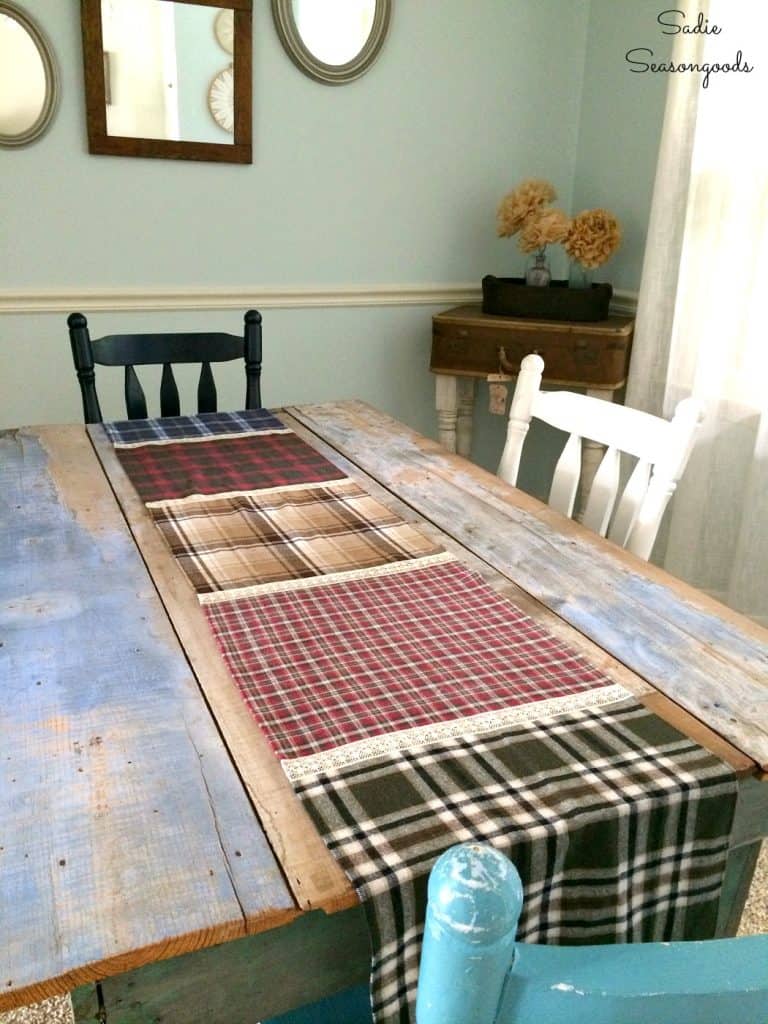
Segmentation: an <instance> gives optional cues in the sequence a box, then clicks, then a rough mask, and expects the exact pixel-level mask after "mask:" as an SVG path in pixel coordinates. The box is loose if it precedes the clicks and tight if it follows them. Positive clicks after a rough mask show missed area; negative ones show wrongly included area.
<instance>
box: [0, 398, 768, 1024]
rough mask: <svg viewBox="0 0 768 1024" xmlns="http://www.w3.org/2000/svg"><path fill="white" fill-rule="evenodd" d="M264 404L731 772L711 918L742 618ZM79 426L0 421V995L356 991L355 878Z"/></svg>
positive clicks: (85, 1006) (750, 861) (547, 525)
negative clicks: (320, 831)
mask: <svg viewBox="0 0 768 1024" xmlns="http://www.w3.org/2000/svg"><path fill="white" fill-rule="evenodd" d="M281 415H282V416H283V418H284V419H285V421H286V423H287V425H289V426H291V427H293V429H295V430H296V431H297V432H298V433H299V434H300V435H301V436H302V437H304V438H305V439H306V440H308V441H309V443H310V444H313V445H314V446H315V447H316V448H318V449H319V450H320V451H321V452H322V453H323V454H325V455H326V456H327V457H329V458H330V459H331V460H332V461H334V462H335V463H336V464H337V465H339V466H341V467H342V468H343V469H344V470H345V472H347V473H348V474H349V475H350V476H352V477H354V478H356V479H358V480H360V481H361V482H362V483H363V485H364V486H365V487H366V488H367V489H368V490H369V491H371V492H372V493H374V494H375V495H376V496H377V497H379V499H380V500H381V501H383V502H384V503H386V504H388V505H390V506H391V507H392V508H394V509H396V510H397V511H398V512H399V513H400V514H401V515H403V516H405V517H406V518H407V519H409V520H410V521H413V522H415V523H418V524H419V526H420V527H421V528H422V529H423V530H425V531H427V532H428V533H429V534H431V535H432V536H434V537H436V538H439V539H440V541H441V543H442V544H444V545H445V546H446V547H447V548H448V549H449V550H451V551H454V552H456V553H459V554H460V555H461V557H462V558H463V559H464V561H465V562H467V563H468V564H469V565H471V566H472V567H474V568H475V569H477V570H478V571H479V572H481V573H482V575H483V576H484V577H485V578H486V580H488V581H489V582H490V583H491V585H492V586H494V587H495V588H496V589H497V590H499V591H500V592H502V593H504V594H505V595H507V596H508V597H509V598H510V599H511V600H513V601H514V602H516V603H517V604H518V605H519V606H520V607H522V608H523V609H524V610H525V611H526V612H527V613H528V614H530V615H532V616H533V617H534V618H535V619H537V620H538V621H539V622H541V623H542V624H543V625H544V626H545V627H546V628H547V629H548V630H549V631H550V632H552V633H554V634H555V635H557V636H558V637H560V638H562V639H564V640H566V641H567V642H568V643H570V644H571V645H572V646H573V647H575V648H577V649H578V650H580V651H581V652H582V653H584V654H585V655H586V656H587V657H588V658H590V659H591V660H592V661H593V662H594V663H596V664H597V665H598V666H599V667H600V668H601V669H603V671H605V672H606V673H607V674H608V675H609V676H611V677H612V678H613V679H614V680H615V681H616V682H619V683H621V684H623V685H624V686H625V687H627V688H628V689H629V690H631V691H632V692H634V693H636V694H637V695H638V696H639V697H640V699H641V700H642V701H643V702H644V703H646V704H647V705H649V706H650V707H652V708H653V709H654V711H656V712H657V713H658V714H660V715H661V716H662V717H664V718H666V719H668V720H669V721H671V722H672V723H674V724H675V725H677V726H678V727H680V728H682V729H683V731H685V732H687V733H688V734H689V735H691V736H692V737H694V738H695V739H697V740H698V741H699V742H701V743H702V744H703V745H704V746H706V747H708V748H709V749H711V750H712V751H714V752H715V753H717V754H719V755H720V756H721V757H723V758H724V759H726V760H727V761H729V762H730V763H731V764H732V765H733V766H734V768H735V769H736V771H737V772H738V774H739V776H740V777H741V787H740V800H739V805H738V810H737V820H736V823H735V826H734V830H733V835H732V840H731V854H730V856H729V865H728V873H727V878H726V886H725V891H724V893H723V897H722V900H721V913H720V925H719V930H720V932H721V933H722V934H728V933H730V932H732V931H733V930H734V929H735V925H736V923H737V921H738V917H739V915H740V912H741V906H742V905H743V901H744V898H745V896H746V892H747V889H748V886H749V882H750V880H751V876H752V871H753V869H754V863H755V859H756V856H757V850H758V845H759V839H760V837H761V836H763V835H765V834H766V833H768V786H765V785H762V784H761V783H760V782H759V781H758V780H759V779H761V778H763V777H764V776H765V774H766V771H767V770H768V634H767V633H766V631H765V630H762V629H761V628H759V627H758V626H757V625H755V624H754V623H752V622H751V621H749V620H747V619H745V618H743V617H741V616H739V615H738V614H737V613H735V612H732V611H730V610H729V609H726V608H724V607H723V606H722V605H719V604H718V603H717V602H715V601H713V600H711V599H709V598H707V597H706V596H705V595H703V594H701V593H699V592H698V591H696V590H694V589H692V588H690V587H687V586H686V585H684V584H683V583H681V582H679V581H677V580H674V579H672V578H671V577H670V576H668V575H667V574H665V573H664V572H662V571H661V570H659V569H656V568H655V567H653V566H651V565H649V564H648V563H646V562H641V561H639V560H637V559H635V558H634V557H633V556H631V555H629V554H627V553H625V552H623V551H621V550H620V549H618V548H616V547H614V546H613V545H611V544H609V543H608V542H606V541H602V540H600V538H597V537H596V536H595V535H593V534H591V533H589V532H587V531H585V530H584V529H582V528H581V527H579V526H578V525H577V524H575V523H573V522H571V521H570V520H566V519H563V518H562V517H560V516H559V515H557V514H556V513H554V512H552V511H551V510H550V509H549V508H547V507H546V506H545V505H542V504H541V503H539V502H537V501H535V500H534V499H532V498H529V497H527V496H526V495H524V494H522V493H521V492H519V491H517V490H515V489H513V488H510V487H508V486H506V485H505V484H503V483H501V482H500V481H499V480H498V479H496V478H495V477H493V476H492V475H490V474H488V473H486V472H484V471H482V470H480V469H478V468H477V467H474V466H472V465H471V464H470V463H468V462H466V461H465V460H464V459H462V458H460V457H458V456H457V455H453V454H450V453H448V452H446V451H445V450H444V449H443V448H441V447H440V446H439V445H437V444H436V443H434V442H432V441H428V440H427V439H425V438H423V437H420V436H419V435H417V434H415V433H413V432H412V431H410V430H409V429H408V428H406V427H404V426H403V425H402V424H399V423H396V422H395V421H393V420H391V419H389V418H388V417H386V416H384V415H382V414H380V413H378V412H376V411H375V410H373V409H371V408H370V407H368V406H365V405H363V404H361V403H356V402H343V403H329V404H326V405H322V406H306V407H300V408H291V409H287V410H284V411H283V412H282V414H281ZM89 431H90V437H89V435H88V434H87V433H86V430H85V428H83V427H79V426H70V427H56V428H51V427H42V428H31V429H25V430H17V431H8V432H6V433H5V434H3V435H0V537H1V540H0V645H2V646H0V678H2V681H3V688H4V701H3V704H2V711H1V714H2V736H3V749H2V756H0V847H2V849H0V907H1V908H2V919H3V925H4V927H3V933H4V941H3V945H2V948H0V963H1V964H2V967H1V968H0V1009H7V1008H11V1007H14V1006H19V1005H24V1004H27V1003H31V1002H35V1001H38V1000H40V999H42V998H45V997H46V996H49V995H53V994H56V993H60V992H66V991H70V990H72V989H75V990H76V991H75V992H74V1002H75V1007H76V1014H77V1017H78V1019H80V1020H86V1019H92V1017H93V1015H94V1013H95V1011H96V994H95V989H94V985H93V982H94V981H95V980H97V979H100V978H103V979H106V980H105V981H104V982H103V993H104V1000H105V1004H106V1007H107V1010H108V1020H109V1022H110V1024H140V1022H144V1021H147V1020H158V1019H160V1018H162V1019H163V1021H164V1022H166V1024H173V1022H179V1024H182V1022H184V1024H187V1022H194V1021H203V1020H205V1021H215V1020H227V1021H228V1022H229V1024H237V1022H241V1021H242V1022H243V1024H245V1022H246V1021H251V1020H252V1019H253V1017H254V1014H256V1015H257V1016H260V1017H268V1016H271V1015H274V1014H277V1013H280V1012H283V1011H284V1010H286V1009H288V1008H290V1007H291V1006H293V1005H298V1004H300V1003H302V1002H307V1001H310V1000H313V999H316V998H320V997H321V996H323V995H325V994H328V993H329V992H331V991H334V990H336V989H338V988H339V987H342V986H344V985H347V984H351V983H354V982H358V981H364V980H365V978H366V976H367V969H368V955H367V936H366V931H365V924H364V921H363V915H362V911H361V908H360V907H359V906H358V905H357V900H356V896H355V894H354V892H353V891H352V890H351V888H350V886H349V883H348V882H347V880H346V878H345V877H344V876H343V875H342V873H341V872H340V870H339V869H338V867H337V865H336V864H335V862H334V861H333V860H332V859H331V857H330V855H329V854H328V853H327V851H326V850H325V847H324V846H323V845H322V843H321V841H320V840H319V838H318V836H317V835H316V833H315V832H314V830H313V828H312V826H311V824H310V822H309V820H308V818H307V817H306V814H305V812H304V811H303V810H302V808H301V807H300V805H299V804H298V802H297V800H296V799H295V797H294V795H293V791H292V790H291V788H290V786H289V785H288V783H287V781H286V779H285V778H284V776H283V774H282V771H281V769H280V768H279V766H278V765H277V762H276V761H275V760H274V758H273V756H272V754H271V753H270V752H269V750H268V749H267V748H266V744H265V742H264V740H263V738H262V735H261V733H260V732H259V730H258V729H257V728H256V726H255V724H254V723H253V720H252V719H251V717H250V715H249V714H248V712H247V711H246V709H245V706H244V705H243V703H242V702H241V701H240V699H239V698H238V697H237V695H236V694H235V693H234V688H233V687H232V685H231V683H230V681H229V678H228V676H227V675H226V673H225V670H224V668H223V664H222V662H221V660H220V658H219V655H218V652H217V650H216V649H215V646H214V644H213V640H212V639H211V637H210V634H209V633H208V631H207V628H206V627H205V624H204V622H203V620H202V614H201V611H200V608H199V605H198V604H197V602H196V600H195V599H194V595H193V594H192V591H191V589H190V588H189V585H188V583H187V581H186V579H185V578H182V576H181V574H180V571H179V570H178V569H177V567H176V564H175V563H174V561H173V560H172V558H171V556H170V553H169V552H168V551H167V549H166V548H165V546H164V543H163V542H162V541H161V539H160V536H159V533H158V532H157V531H156V530H155V528H154V526H153V525H152V524H151V522H150V520H149V518H148V516H147V513H146V510H145V509H144V507H143V506H142V505H141V503H140V502H139V500H138V498H137V497H136V496H135V493H134V492H133V490H132V488H131V487H130V486H129V485H128V483H127V481H126V479H125V477H124V475H123V471H122V469H121V467H120V466H119V464H118V463H117V460H116V459H115V458H114V455H113V451H112V449H111V447H110V446H109V445H108V444H107V443H106V441H105V440H104V434H103V432H102V430H101V428H100V427H93V428H89ZM115 496H116V497H117V501H116V500H115ZM297 963H300V964H301V969H300V970H297V967H296V965H297Z"/></svg>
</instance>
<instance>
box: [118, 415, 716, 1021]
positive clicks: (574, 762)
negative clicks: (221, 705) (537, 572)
mask: <svg viewBox="0 0 768 1024" xmlns="http://www.w3.org/2000/svg"><path fill="white" fill-rule="evenodd" d="M106 429H107V432H108V434H109V437H110V439H111V440H112V442H113V443H114V444H115V447H116V450H117V454H118V457H119V459H120V461H121V463H122V464H123V466H124V468H125V469H126V471H127V473H128V475H129V477H130V478H131V480H132V481H133V483H134V486H135V487H136V489H137V491H138V493H139V495H140V496H141V498H142V500H143V501H144V502H145V503H146V505H147V508H148V510H149V512H150V514H151V516H152V517H153V519H154V521H155V523H156V525H157V526H158V528H159V529H160V531H161V533H162V535H163V536H164V538H165V540H166V541H167V543H168V545H169V548H170V550H171V551H172V553H173V554H174V556H175V557H176V558H177V559H178V561H179V564H180V566H181V567H182V568H183V569H184V571H185V573H186V574H187V576H188V578H189V580H190V583H191V584H192V586H193V587H194V589H195V590H196V592H197V594H198V598H199V601H200V603H201V606H202V608H203V611H204V614H205V616H206V618H207V620H208V623H209V626H210V628H211V630H212V631H213V634H214V636H215V637H216V640H217V643H218V645H219V648H220V650H221V652H222V656H223V657H224V659H225V661H226V663H227V666H228V668H229V671H230V674H231V675H232V678H233V680H234V683H235V685H236V686H237V687H238V689H239V691H240V694H241V696H242V697H243V700H244V702H245V704H246V706H247V707H248V708H249V710H250V712H251V713H252V714H253V716H254V717H255V719H256V720H257V722H258V723H259V725H260V727H261V728H262V730H263V731H264V733H265V735H266V737H267V739H268V741H269V742H270V744H271V746H272V749H273V750H274V751H275V754H276V756H277V757H278V758H279V759H280V762H281V764H282V766H283V768H284V770H285V772H286V774H287V776H288V778H289V779H290V780H291V781H292V784H293V786H294V789H295V791H296V793H297V794H298V796H299V798H300V799H301V800H302V802H303V804H304V806H305V807H306V808H307V810H308V812H309V814H310V816H311V817H312V818H313V820H314V821H315V823H316V825H317V827H318V830H319V832H320V834H321V835H322V837H323V839H324V841H325V843H326V845H327V846H328V848H329V849H330V851H331V852H332V854H333V855H334V857H336V859H337V860H338V861H339V863H340V864H341V866H342V867H343V869H344V870H345V871H346V873H347V875H348V877H349V878H350V880H351V882H352V884H353V885H354V886H355V889H356V890H357V892H358V894H359V896H360V898H361V900H362V902H363V905H364V907H365V911H366V914H367V917H368V923H369V928H370V932H371V939H372V947H373V962H372V985H371V989H372V1004H373V1008H374V1015H375V1018H376V1021H377V1022H378V1024H390V1022H393V1024H394V1022H402V1024H407V1022H412V1021H413V1020H414V1004H415V990H416V979H417V969H418V956H419V950H420V942H421V934H422V929H423V920H424V912H425V906H426V884H427V877H428V874H429V871H430V869H431V867H432V865H433V863H434V862H435V860H436V859H437V857H438V856H439V855H440V853H442V852H443V851H444V850H445V849H447V848H448V847H449V846H451V845H453V844H454V843H457V842H463V841H466V840H469V839H480V840H486V841H489V842H491V843H493V844H494V845H496V846H498V847H499V848H501V849H503V850H504V851H505V852H507V853H508V854H509V855H511V856H512V858H513V860H514V861H515V863H516V865H517V867H518V869H519V871H520V873H521V876H522V878H523V882H524V884H525V909H524V917H523V920H522V922H521V930H520V933H519V936H520V938H521V939H523V940H528V941H542V942H569V943H574V942H575V943H583V942H614V941H616V942H624V941H641V940H642V941H645V940H660V939H679V938H694V937H696V938H703V937H707V936H709V935H712V934H713V931H714V927H715V921H716V916H717V905H718V899H719V895H720V889H721V885H722V877H723V872H724V867H725V859H726V856H727V850H728V837H729V833H730V827H731V822H732V817H733V811H734V807H735V797H736V781H735V778H734V776H733V773H732V772H731V770H730V769H729V768H728V767H727V766H725V765H723V764H722V763H721V762H719V761H718V760H717V759H716V758H714V757H713V756H712V755H710V754H708V753H707V752H706V751H704V750H703V749H702V748H701V747H699V746H697V745H696V744H695V743H693V742H692V741H690V740H688V739H687V738H686V737H684V736H682V735H681V734H680V733H678V732H677V731H675V730H674V729H672V728H671V727H670V726H668V725H666V723H664V722H663V721H662V720H661V719H659V718H657V717H656V716H655V715H653V714H652V713H650V712H649V711H647V710H646V709H645V708H644V707H642V706H641V705H639V704H638V703H637V702H636V701H635V700H634V699H632V698H631V697H630V696H629V695H628V694H627V692H626V691H625V690H623V689H622V688H621V687H619V686H616V685H614V684H613V683H612V681H611V680H610V679H609V678H608V677H607V676H606V675H604V674H603V673H602V672H601V671H599V670H598V669H596V668H595V667H594V666H592V665H591V664H589V663H588V662H587V661H586V660H585V659H584V658H583V657H581V656H580V655H579V654H577V653H576V652H575V651H573V650H571V649H570V648H569V647H568V646H567V645H566V644H563V643H562V642H560V641H558V640H556V639H555V638H554V637H552V636H550V635H549V634H547V633H546V631H545V630H543V629H542V628H541V627H540V626H539V625H538V624H537V623H535V622H534V621H533V620H531V619H530V618H528V617H527V616H525V615H523V614H522V613H521V612H520V611H519V610H518V609H517V608H516V607H515V606H514V605H513V604H511V603H510V602H509V601H508V600H506V599H505V598H503V597H502V596H500V595H499V594H497V593H496V592H495V591H494V590H493V589H492V588H491V587H490V586H489V585H488V584H486V583H485V582H484V580H483V579H482V578H481V577H480V576H478V575H477V574H476V573H474V572H471V571H470V570H469V569H467V568H466V567H465V566H463V565H462V564H461V563H460V562H459V561H458V560H456V559H455V558H454V557H453V556H451V555H450V554H449V553H447V552H446V551H444V550H443V549H442V548H440V547H439V546H438V545H436V544H435V543H434V542H432V541H431V540H430V539H429V538H428V537H426V536H425V535H424V534H422V533H421V532H420V531H419V530H417V529H415V528H414V527H413V526H411V525H410V524H408V523H406V522H405V521H404V520H402V519H401V518H400V517H399V516H397V515H396V514H394V513H393V512H392V511H391V510H390V509H388V508H386V507H385V506H384V505H382V504H381V503H380V502H379V501H377V500H376V499H375V498H373V497H372V496H371V495H369V494H368V493H367V492H365V491H364V490H363V489H362V488H361V487H360V486H359V485H358V484H356V483H355V482H354V481H352V480H350V479H349V478H347V477H346V476H345V475H344V474H343V473H342V472H341V471H340V470H339V469H338V468H337V467H336V466H334V465H333V464H332V463H331V462H329V461H328V460H327V459H324V458H323V457H322V456H320V455H319V454H318V453H317V452H316V451H315V450H314V449H313V448H311V447H310V446H309V445H307V444H306V443H305V442H304V441H302V440H301V439H300V438H299V437H298V436H297V435H296V434H295V433H293V432H292V431H290V430H289V429H288V428H286V427H285V425H284V424H283V423H282V422H281V421H280V419H279V418H278V417H275V416H273V415H272V414H269V413H266V412H262V411H257V412H248V413H233V414H226V413H217V414H203V415H200V416H196V417H177V418H174V419H163V420H145V421H129V422H125V423H114V424H109V425H107V427H106Z"/></svg>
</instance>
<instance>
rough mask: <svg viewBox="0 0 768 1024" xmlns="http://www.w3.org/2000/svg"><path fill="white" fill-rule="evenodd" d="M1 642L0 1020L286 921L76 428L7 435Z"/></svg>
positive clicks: (226, 764) (200, 705) (278, 879)
mask: <svg viewBox="0 0 768 1024" xmlns="http://www.w3.org/2000/svg"><path fill="white" fill-rule="evenodd" d="M40 438H42V439H43V443H41V440H40ZM0 645H2V646H0V689H1V691H2V700H0V735H1V736H2V747H1V749H0V915H1V916H2V942H0V1008H5V1007H8V1006H11V1005H19V1004H20V1003H23V1002H32V1001H35V1000H36V999H40V998H43V997H44V996H47V995H50V994H53V993H55V992H57V991H66V990H68V989H69V988H72V987H73V986H74V984H76V983H78V982H82V981H85V980H86V979H87V978H88V977H96V976H99V975H100V974H104V973H111V972H114V971H119V970H125V969H128V968H129V967H132V966H136V965H137V964H138V963H142V962H145V961H146V960H147V959H156V958H157V957H159V956H170V955H173V954H174V953H180V952H183V951H184V950H186V949H195V948H199V947H200V946H204V945H208V944H211V943H213V942H219V941H223V940H224V939H226V938H232V937H235V936H237V935H242V934H245V932H246V930H247V929H248V928H251V930H254V929H255V928H256V927H258V926H259V922H262V925H261V926H262V927H265V926H269V924H270V923H279V922H280V921H283V920H285V919H286V918H287V917H289V916H291V915H292V913H293V910H294V902H293V900H292V898H291V896H290V894H289V893H288V890H287V889H286V887H285V885H284V883H283V879H282V876H281V873H280V870H279V868H278V866H277V864H276V862H275V860H274V857H273V855H272V853H271V851H270V849H269V846H268V844H267V842H266V840H265V839H264V836H263V834H262V832H261V829H260V826H259V823H258V819H257V817H256V815H255V813H254V811H253V809H252V807H251V805H250V803H249V801H248V799H247V797H246V795H245V793H244V790H243V788H242V786H241V784H240V782H239V780H238V777H237V774H236V772H235V770H234V768H233V766H232V764H231V762H230V759H229V757H228V755H227V753H226V751H225V749H224V747H223V745H222V743H221V740H220V738H219V736H218V732H217V730H216V727H215V725H214V723H213V722H212V720H211V718H210V715H209V713H208V711H207V709H206V706H205V704H204V702H203V700H202V698H201V695H200V692H199V690H198V687H197V684H196V682H195V680H194V678H193V676H192V675H191V672H190V670H189V666H188V664H187V662H186V660H185V658H184V656H183V654H182V652H181V650H180V648H179V646H178V642H177V641H176V638H175V636H174V634H173V633H172V631H171V629H170V626H169V624H168V621H167V618H166V616H165V613H164V611H163V609H162V606H161V605H160V603H159V601H158V599H157V596H156V594H155V591H154V588H153V587H152V584H151V582H150V580H149V578H148V576H147V573H146V570H145V568H144V565H143V563H142V562H141V559H140V557H139V555H138V553H137V551H136V549H135V547H134V544H133V541H132V539H131V537H130V535H129V533H128V531H127V529H126V528H125V526H124V523H123V520H122V518H121V516H120V514H119V512H118V510H117V506H116V505H115V502H114V498H113V496H112V494H111V491H110V490H109V488H108V486H107V484H106V481H105V480H104V478H103V475H102V473H101V469H100V467H99V466H98V462H97V461H96V459H95V456H94V455H93V452H92V449H91V447H90V443H89V442H88V440H87V437H86V436H85V433H84V431H83V429H82V428H80V427H65V428H57V429H56V430H53V429H51V428H47V429H46V428H42V429H41V431H39V437H38V436H37V435H36V433H35V432H32V431H27V432H23V431H11V432H7V433H5V434H3V435H0ZM147 947H151V948H150V949H148V948H147ZM142 951H143V952H142ZM99 964H101V965H102V966H101V967H99ZM105 965H106V966H105Z"/></svg>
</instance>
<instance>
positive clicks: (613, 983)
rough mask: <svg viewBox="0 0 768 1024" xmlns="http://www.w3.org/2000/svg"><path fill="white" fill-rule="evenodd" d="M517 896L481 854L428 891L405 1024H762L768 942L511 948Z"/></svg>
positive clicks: (500, 859)
mask: <svg viewBox="0 0 768 1024" xmlns="http://www.w3.org/2000/svg"><path fill="white" fill-rule="evenodd" d="M521 909H522V887H521V885H520V878H519V875H518V874H517V870H516V868H515V867H514V865H513V864H512V863H511V862H510V861H509V860H508V859H507V857H505V856H504V855H503V854H501V853H499V852H498V851H496V850H494V849H493V848H492V847H490V846H487V845H480V844H463V845H461V846H455V847H453V848H452V849H450V850H448V851H446V853H444V854H443V855H442V857H440V858H439V860H438V861H437V863H436V864H435V866H434V868H433V870H432V874H431V876H430V882H429V904H428V909H427V920H426V927H425V934H424V945H423V949H422V959H421V968H420V971H419V987H418V1002H417V1007H416V1020H417V1024H541V1022H542V1021H546V1022H547V1024H619V1022H620V1024H659V1022H661V1021H670V1022H674V1024H723V1022H725V1021H727V1022H728V1024H763V1022H765V1021H766V1020H768V935H760V936H748V937H744V938H740V939H720V940H718V939H716V940H712V941H709V942H672V943H661V942H659V943H639V944H635V945H615V946H552V947H548V946H537V945H527V944H525V943H517V944H516V943H514V941H513V939H514V933H515V929H516V927H517V922H518V918H519V916H520V911H521Z"/></svg>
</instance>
